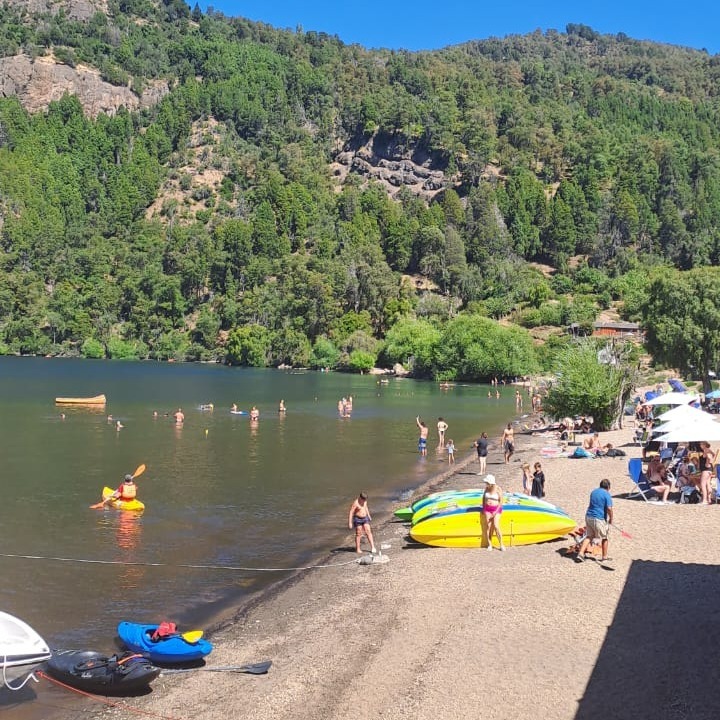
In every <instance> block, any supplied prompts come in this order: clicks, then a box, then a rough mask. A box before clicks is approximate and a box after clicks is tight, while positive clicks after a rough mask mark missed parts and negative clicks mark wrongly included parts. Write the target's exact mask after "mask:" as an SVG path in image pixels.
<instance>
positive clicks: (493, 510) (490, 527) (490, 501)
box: [482, 475, 505, 550]
mask: <svg viewBox="0 0 720 720" xmlns="http://www.w3.org/2000/svg"><path fill="white" fill-rule="evenodd" d="M502 505H503V493H502V490H501V489H500V487H499V486H498V485H497V483H496V482H495V476H494V475H486V476H485V492H484V493H483V509H482V511H483V516H484V518H485V528H484V530H485V542H486V543H487V549H488V550H492V536H493V533H495V537H496V538H497V541H498V545H499V548H500V550H505V546H504V545H503V539H502V533H501V532H500V515H502Z"/></svg>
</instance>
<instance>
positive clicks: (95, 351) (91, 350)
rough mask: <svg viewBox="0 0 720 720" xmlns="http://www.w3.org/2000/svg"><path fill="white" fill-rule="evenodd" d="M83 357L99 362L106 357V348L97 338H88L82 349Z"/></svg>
mask: <svg viewBox="0 0 720 720" xmlns="http://www.w3.org/2000/svg"><path fill="white" fill-rule="evenodd" d="M80 352H82V355H83V357H86V358H91V359H95V360H99V359H100V358H104V357H105V346H104V345H103V344H102V343H101V342H100V341H99V340H96V339H95V338H87V340H85V341H84V342H83V344H82V347H81V349H80Z"/></svg>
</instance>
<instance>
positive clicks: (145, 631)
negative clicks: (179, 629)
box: [117, 621, 213, 665]
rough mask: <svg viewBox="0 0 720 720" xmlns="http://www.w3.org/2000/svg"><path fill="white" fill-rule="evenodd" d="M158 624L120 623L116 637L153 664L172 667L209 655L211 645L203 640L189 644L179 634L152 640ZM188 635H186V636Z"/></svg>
mask: <svg viewBox="0 0 720 720" xmlns="http://www.w3.org/2000/svg"><path fill="white" fill-rule="evenodd" d="M157 629H158V624H157V623H155V624H143V623H133V622H127V621H122V622H120V623H119V624H118V628H117V630H118V635H119V636H120V639H121V640H122V641H123V643H124V644H125V646H126V647H127V648H129V649H130V650H133V651H134V652H139V653H143V655H146V656H147V657H149V658H150V660H152V661H153V662H155V663H160V664H162V665H168V664H170V665H172V664H173V663H186V662H192V661H193V660H200V659H202V658H204V657H205V656H206V655H209V654H210V652H211V651H212V649H213V646H212V643H210V642H208V641H207V640H205V639H203V638H199V639H197V640H195V642H190V641H189V640H187V639H186V638H185V637H183V635H182V634H181V633H175V634H173V635H165V636H163V637H160V638H158V639H157V640H153V635H155V634H156V630H157ZM187 634H188V633H186V635H187Z"/></svg>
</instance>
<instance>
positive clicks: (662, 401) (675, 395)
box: [645, 392, 700, 405]
mask: <svg viewBox="0 0 720 720" xmlns="http://www.w3.org/2000/svg"><path fill="white" fill-rule="evenodd" d="M699 399H700V398H699V397H698V396H697V395H687V394H686V393H679V392H669V393H665V394H664V395H658V396H657V397H654V398H651V399H650V400H648V401H647V402H646V403H645V404H646V405H688V404H689V403H691V402H696V401H697V400H699Z"/></svg>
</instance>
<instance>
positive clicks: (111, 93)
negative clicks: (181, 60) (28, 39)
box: [0, 55, 168, 117]
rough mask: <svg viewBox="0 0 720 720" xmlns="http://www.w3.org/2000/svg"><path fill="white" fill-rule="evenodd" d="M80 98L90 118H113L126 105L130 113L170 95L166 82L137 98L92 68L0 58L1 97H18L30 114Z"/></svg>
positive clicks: (42, 59) (48, 60)
mask: <svg viewBox="0 0 720 720" xmlns="http://www.w3.org/2000/svg"><path fill="white" fill-rule="evenodd" d="M65 93H68V94H69V95H77V97H78V99H79V100H80V104H81V105H82V107H83V110H84V111H85V113H86V114H87V115H90V116H92V117H96V116H97V115H99V114H100V113H106V114H108V115H114V114H115V113H116V112H117V111H118V109H119V108H120V107H122V106H125V107H126V108H127V109H128V110H137V109H138V108H145V107H150V106H152V105H154V104H156V103H157V102H158V101H159V100H160V99H161V98H162V97H163V96H164V95H166V94H167V93H168V87H167V85H166V84H165V83H159V84H157V85H155V86H153V87H150V88H148V89H147V90H146V91H145V92H144V93H143V94H142V97H138V96H137V95H136V94H135V93H134V92H132V90H130V89H129V88H127V87H122V86H117V85H111V84H110V83H108V82H105V81H104V80H103V79H102V78H101V77H100V73H99V72H98V71H97V70H95V69H93V68H90V67H87V66H83V65H78V66H77V67H74V68H72V67H69V66H68V65H63V64H60V63H58V62H56V61H55V60H54V59H53V58H52V57H38V58H35V59H32V58H30V57H29V56H28V55H14V56H12V57H6V58H0V96H1V97H17V98H18V99H19V100H20V103H21V104H22V106H23V107H24V108H25V109H26V110H27V111H28V112H31V113H33V112H38V111H40V110H45V109H47V107H48V105H49V104H50V102H52V101H53V100H60V98H62V96H63V95H64V94H65Z"/></svg>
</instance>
